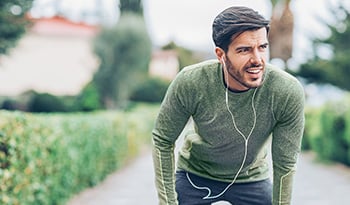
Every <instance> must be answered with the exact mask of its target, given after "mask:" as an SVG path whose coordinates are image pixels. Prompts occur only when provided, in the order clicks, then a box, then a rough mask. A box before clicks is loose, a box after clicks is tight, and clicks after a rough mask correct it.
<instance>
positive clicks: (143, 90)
mask: <svg viewBox="0 0 350 205" xmlns="http://www.w3.org/2000/svg"><path fill="white" fill-rule="evenodd" d="M169 84H170V82H169V81H165V80H162V79H159V78H149V79H148V80H147V81H145V82H144V83H142V84H141V85H140V86H139V87H138V88H136V90H134V92H132V94H131V96H130V100H131V101H136V102H161V101H162V100H163V98H164V95H165V93H166V90H167V88H168V86H169Z"/></svg>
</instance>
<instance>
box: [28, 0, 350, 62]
mask: <svg viewBox="0 0 350 205" xmlns="http://www.w3.org/2000/svg"><path fill="white" fill-rule="evenodd" d="M54 1H55V0H35V1H34V3H35V5H36V7H35V8H38V9H34V10H33V11H35V10H36V11H35V12H34V13H37V14H38V15H50V14H52V13H53V12H54V11H53V10H52V9H50V8H49V7H45V9H41V7H40V5H41V6H42V5H45V4H50V2H54ZM341 1H344V2H346V0H317V1H305V0H292V3H291V9H292V11H293V12H294V18H295V32H294V40H295V45H294V47H295V49H294V53H293V57H294V58H293V59H292V61H291V65H289V66H291V67H293V64H294V65H295V66H297V65H299V64H300V63H302V62H305V61H306V60H307V59H308V58H309V57H311V55H312V50H311V42H310V38H314V37H320V38H323V37H327V35H329V31H328V30H327V29H326V28H325V26H324V25H323V24H322V23H320V21H319V20H317V19H318V18H322V19H324V20H325V21H326V22H329V23H334V20H333V17H332V16H331V15H330V13H329V10H328V9H327V6H328V5H336V4H337V2H341ZM58 2H60V7H61V8H62V9H64V10H65V11H67V12H68V13H70V14H71V18H72V19H76V20H77V21H78V20H79V18H81V13H82V12H85V13H89V12H90V13H92V12H93V11H94V10H95V8H96V6H100V7H101V8H102V9H103V16H104V17H105V20H106V21H107V22H110V23H113V22H115V21H116V20H117V19H118V16H119V12H118V9H116V8H117V7H118V3H117V2H118V0H60V1H58ZM143 4H144V16H145V20H146V23H147V26H148V29H149V33H150V36H151V38H152V40H153V42H154V44H155V45H156V46H162V45H165V44H167V43H168V42H169V41H174V42H176V43H177V44H178V45H180V46H184V47H187V48H190V49H199V50H206V51H208V50H209V51H210V50H213V48H214V47H213V46H214V45H213V43H212V39H211V24H212V21H213V19H214V18H215V16H216V15H217V14H218V13H220V12H221V11H222V10H224V9H225V8H227V7H229V6H233V5H236V6H238V5H241V6H248V7H251V8H253V9H255V10H257V11H258V12H259V13H260V14H262V15H263V16H264V17H265V18H268V19H269V18H270V16H271V4H270V1H269V0H205V1H203V0H143ZM347 4H348V5H349V4H350V3H349V1H348V2H347ZM85 18H86V17H85ZM87 20H88V21H91V22H92V23H93V19H91V18H90V19H87ZM325 55H327V53H325Z"/></svg>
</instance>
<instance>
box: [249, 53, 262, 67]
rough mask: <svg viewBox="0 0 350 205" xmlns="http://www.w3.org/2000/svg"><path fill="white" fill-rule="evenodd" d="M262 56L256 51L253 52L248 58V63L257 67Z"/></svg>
mask: <svg viewBox="0 0 350 205" xmlns="http://www.w3.org/2000/svg"><path fill="white" fill-rule="evenodd" d="M262 56H263V54H262V53H260V52H259V51H258V50H254V51H253V53H252V56H251V57H250V63H252V64H254V65H258V64H261V63H262Z"/></svg>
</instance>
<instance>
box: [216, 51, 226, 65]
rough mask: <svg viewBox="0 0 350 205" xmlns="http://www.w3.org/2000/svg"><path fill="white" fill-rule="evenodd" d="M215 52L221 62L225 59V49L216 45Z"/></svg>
mask: <svg viewBox="0 0 350 205" xmlns="http://www.w3.org/2000/svg"><path fill="white" fill-rule="evenodd" d="M215 54H216V57H217V59H218V60H219V61H220V62H221V61H223V60H224V59H225V51H224V50H222V48H220V47H215Z"/></svg>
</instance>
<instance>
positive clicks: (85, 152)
mask: <svg viewBox="0 0 350 205" xmlns="http://www.w3.org/2000/svg"><path fill="white" fill-rule="evenodd" d="M158 107H159V106H147V105H141V106H136V107H135V108H134V109H133V110H130V111H129V112H128V113H123V112H96V113H80V114H79V113H75V114H28V113H23V112H7V111H0V116H1V117H0V130H1V132H0V181H1V185H0V204H6V205H37V204H41V205H51V204H65V202H66V201H67V200H68V199H69V198H70V197H72V195H74V194H76V193H78V192H79V191H81V190H82V189H85V188H87V187H90V186H93V185H96V184H98V183H99V182H101V181H102V180H103V179H104V178H105V177H106V176H107V175H108V174H109V173H111V172H113V171H115V170H116V169H118V168H120V167H121V166H122V165H123V164H124V163H125V161H126V160H128V159H130V158H132V157H134V156H135V155H136V154H138V153H139V151H140V149H141V148H142V146H144V145H145V143H147V144H150V143H151V141H150V137H149V136H150V133H151V129H152V127H153V121H154V119H155V116H156V113H157V111H158Z"/></svg>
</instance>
